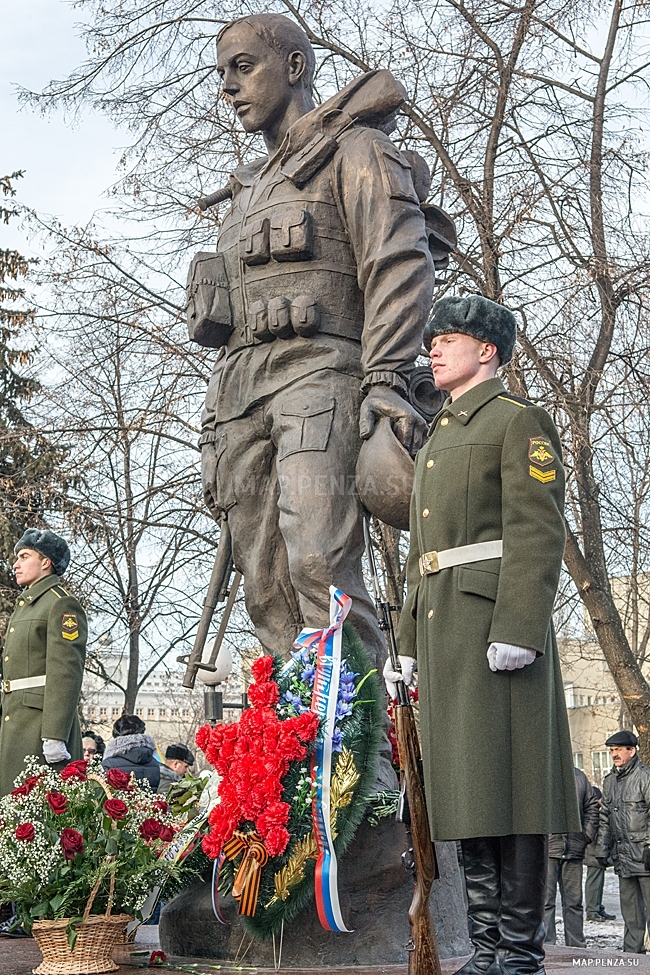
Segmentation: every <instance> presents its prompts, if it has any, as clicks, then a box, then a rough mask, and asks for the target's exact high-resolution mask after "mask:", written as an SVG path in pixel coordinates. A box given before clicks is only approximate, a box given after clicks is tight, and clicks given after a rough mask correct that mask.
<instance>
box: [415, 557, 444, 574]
mask: <svg viewBox="0 0 650 975" xmlns="http://www.w3.org/2000/svg"><path fill="white" fill-rule="evenodd" d="M434 572H440V566H439V564H438V553H437V552H425V553H424V555H421V556H420V575H422V576H428V575H432V574H433V573H434Z"/></svg>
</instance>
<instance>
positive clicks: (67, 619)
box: [61, 613, 79, 640]
mask: <svg viewBox="0 0 650 975" xmlns="http://www.w3.org/2000/svg"><path fill="white" fill-rule="evenodd" d="M61 636H62V637H63V639H64V640H76V639H78V637H79V622H78V620H77V614H76V613H64V614H63V616H62V617H61Z"/></svg>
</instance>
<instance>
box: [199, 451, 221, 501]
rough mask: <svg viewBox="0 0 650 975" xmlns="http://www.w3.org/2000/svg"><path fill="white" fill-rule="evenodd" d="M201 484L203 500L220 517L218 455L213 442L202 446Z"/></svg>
mask: <svg viewBox="0 0 650 975" xmlns="http://www.w3.org/2000/svg"><path fill="white" fill-rule="evenodd" d="M201 485H202V487H203V500H204V501H205V503H206V506H207V508H208V510H209V512H210V514H211V515H212V517H213V518H214V519H218V517H219V512H220V510H221V509H220V508H219V505H218V503H217V455H216V453H215V449H214V444H213V443H206V444H203V446H202V448H201Z"/></svg>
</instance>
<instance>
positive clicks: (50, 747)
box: [43, 738, 70, 765]
mask: <svg viewBox="0 0 650 975" xmlns="http://www.w3.org/2000/svg"><path fill="white" fill-rule="evenodd" d="M43 754H44V755H45V761H46V762H47V763H48V765H56V763H57V762H67V761H68V760H69V759H70V752H69V751H68V749H67V748H66V747H65V742H64V741H59V740H58V738H44V739H43Z"/></svg>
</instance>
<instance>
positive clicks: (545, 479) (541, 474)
mask: <svg viewBox="0 0 650 975" xmlns="http://www.w3.org/2000/svg"><path fill="white" fill-rule="evenodd" d="M528 473H529V474H530V476H531V477H534V478H535V480H536V481H541V482H542V484H548V483H549V481H554V480H555V476H556V474H557V471H556V470H555V469H553V470H552V471H540V469H539V467H533V465H532V464H531V465H530V468H529V470H528Z"/></svg>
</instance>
